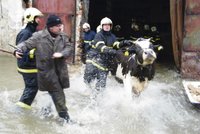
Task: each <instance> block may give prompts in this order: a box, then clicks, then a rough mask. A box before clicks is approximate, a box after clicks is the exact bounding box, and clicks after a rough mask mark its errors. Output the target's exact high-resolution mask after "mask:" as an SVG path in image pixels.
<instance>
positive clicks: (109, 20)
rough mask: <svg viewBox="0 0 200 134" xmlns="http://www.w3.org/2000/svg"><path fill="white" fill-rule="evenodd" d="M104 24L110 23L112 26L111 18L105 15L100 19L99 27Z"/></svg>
mask: <svg viewBox="0 0 200 134" xmlns="http://www.w3.org/2000/svg"><path fill="white" fill-rule="evenodd" d="M104 24H110V25H111V27H112V24H113V23H112V20H111V19H109V18H108V17H105V18H103V19H102V20H101V23H100V25H101V27H103V25H104Z"/></svg>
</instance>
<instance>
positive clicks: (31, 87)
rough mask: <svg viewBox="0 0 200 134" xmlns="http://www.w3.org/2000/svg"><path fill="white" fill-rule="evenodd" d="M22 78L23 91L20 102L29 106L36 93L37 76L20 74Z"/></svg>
mask: <svg viewBox="0 0 200 134" xmlns="http://www.w3.org/2000/svg"><path fill="white" fill-rule="evenodd" d="M22 76H23V79H24V85H25V89H24V92H23V94H22V96H21V98H20V102H23V103H25V104H27V105H31V104H32V102H33V100H34V98H35V96H36V94H37V92H38V84H37V74H22Z"/></svg>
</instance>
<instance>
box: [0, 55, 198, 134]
mask: <svg viewBox="0 0 200 134" xmlns="http://www.w3.org/2000/svg"><path fill="white" fill-rule="evenodd" d="M70 68H71V70H73V71H70V76H71V79H70V81H71V87H70V88H69V89H66V90H65V94H66V100H67V106H68V108H69V113H70V115H71V118H72V119H73V120H76V121H77V122H80V123H81V125H80V124H63V123H62V122H60V120H59V118H58V116H57V113H56V111H55V108H54V105H53V103H52V101H51V99H50V97H49V95H48V94H47V93H46V92H39V93H38V95H37V96H36V99H35V101H34V103H33V105H32V110H29V111H27V110H23V109H19V108H18V107H16V106H15V103H16V102H17V101H18V99H19V97H20V95H21V94H22V91H23V90H22V88H23V81H22V77H21V76H20V75H19V74H18V73H17V71H16V61H15V58H13V57H5V56H1V57H0V106H1V108H0V120H1V121H0V133H1V134H37V133H42V134H197V133H199V132H200V127H199V124H200V113H199V112H200V111H199V110H198V109H196V108H195V107H193V106H192V105H191V104H190V103H189V102H188V100H187V97H186V96H185V93H184V90H183V86H182V84H181V79H180V75H179V74H178V73H177V72H176V71H175V69H174V68H173V66H171V65H169V64H165V65H164V64H162V65H161V64H158V65H157V72H156V75H155V78H154V80H153V81H151V82H150V83H149V87H148V88H147V89H146V90H145V91H144V92H143V93H142V94H141V96H139V97H133V98H132V97H131V96H130V94H129V92H128V91H125V90H124V89H123V85H121V84H119V83H117V82H116V81H115V80H114V79H113V78H112V77H110V76H109V77H108V83H107V85H108V86H107V90H106V91H104V92H103V93H102V94H99V95H98V96H97V97H96V99H95V100H94V99H92V98H91V95H90V90H89V89H87V87H86V86H85V85H84V83H83V78H82V77H83V68H84V66H83V67H81V68H79V69H78V70H77V69H74V68H75V67H74V66H70ZM72 72H73V73H72ZM44 108H47V111H45V110H44ZM45 112H46V113H45ZM44 113H45V114H44Z"/></svg>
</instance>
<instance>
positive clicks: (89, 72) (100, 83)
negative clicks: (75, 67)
mask: <svg viewBox="0 0 200 134" xmlns="http://www.w3.org/2000/svg"><path fill="white" fill-rule="evenodd" d="M107 75H108V71H103V70H101V69H99V68H97V67H95V66H94V65H92V64H91V63H87V64H86V67H85V72H84V82H85V83H86V84H89V83H91V82H92V81H93V80H95V79H97V83H96V89H97V90H101V89H104V88H105V87H106V79H107Z"/></svg>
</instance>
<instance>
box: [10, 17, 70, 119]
mask: <svg viewBox="0 0 200 134" xmlns="http://www.w3.org/2000/svg"><path fill="white" fill-rule="evenodd" d="M46 26H47V28H45V29H44V30H42V31H39V32H36V33H34V34H33V36H32V37H31V38H29V39H28V40H26V41H25V42H22V43H20V44H19V45H18V48H19V49H20V50H21V51H22V52H24V51H26V50H27V49H33V48H36V50H35V51H36V63H37V69H38V86H39V90H41V91H48V92H49V94H50V96H51V97H52V100H53V102H54V104H55V107H56V110H57V112H58V114H59V116H60V117H61V118H64V119H65V120H66V121H69V115H68V109H67V107H66V104H65V103H66V102H65V94H64V91H63V89H64V88H69V86H70V85H69V76H68V69H67V63H66V58H67V57H69V56H71V53H72V50H73V46H72V45H71V43H70V42H69V38H68V37H67V36H66V34H64V33H63V32H62V29H63V24H62V22H61V19H60V18H59V17H58V16H55V15H50V16H49V17H48V19H47V23H46ZM14 55H15V56H16V57H17V58H20V57H21V56H20V52H19V51H15V52H14Z"/></svg>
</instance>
